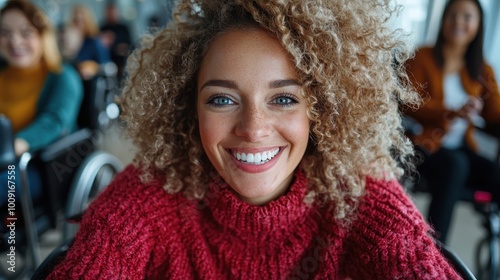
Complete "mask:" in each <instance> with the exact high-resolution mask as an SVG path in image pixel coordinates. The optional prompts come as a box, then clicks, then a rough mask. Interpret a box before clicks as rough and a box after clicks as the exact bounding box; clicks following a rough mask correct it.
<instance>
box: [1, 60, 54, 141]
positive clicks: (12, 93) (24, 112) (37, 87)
mask: <svg viewBox="0 0 500 280" xmlns="http://www.w3.org/2000/svg"><path fill="white" fill-rule="evenodd" d="M48 74H49V70H48V69H47V67H46V66H44V65H43V64H40V65H37V66H36V67H32V68H28V69H26V68H15V67H7V68H5V69H4V70H3V71H1V72H0V113H1V114H4V115H6V116H7V118H9V119H10V121H11V122H12V127H13V129H14V132H18V131H19V130H21V129H23V128H25V127H26V126H28V125H29V124H30V123H31V122H33V120H34V119H35V116H36V111H37V103H38V99H39V98H40V95H41V93H42V89H43V86H44V84H45V81H46V79H47V75H48Z"/></svg>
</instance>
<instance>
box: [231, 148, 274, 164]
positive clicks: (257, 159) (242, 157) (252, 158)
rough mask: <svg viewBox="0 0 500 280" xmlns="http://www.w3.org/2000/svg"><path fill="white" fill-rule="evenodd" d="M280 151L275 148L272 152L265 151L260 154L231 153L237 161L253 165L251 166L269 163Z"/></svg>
mask: <svg viewBox="0 0 500 280" xmlns="http://www.w3.org/2000/svg"><path fill="white" fill-rule="evenodd" d="M279 151H280V149H279V148H276V149H274V150H272V151H266V152H262V153H255V154H251V153H246V154H245V153H235V152H233V156H234V157H235V158H236V159H237V160H239V161H243V162H246V163H253V164H264V163H266V162H268V161H270V160H271V159H272V158H273V157H274V156H275V155H277V154H278V153H279Z"/></svg>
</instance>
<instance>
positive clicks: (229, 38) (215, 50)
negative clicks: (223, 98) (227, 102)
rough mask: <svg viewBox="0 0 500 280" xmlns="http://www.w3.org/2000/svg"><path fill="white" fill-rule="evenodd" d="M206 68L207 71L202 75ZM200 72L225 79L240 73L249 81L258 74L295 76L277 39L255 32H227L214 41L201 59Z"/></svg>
mask: <svg viewBox="0 0 500 280" xmlns="http://www.w3.org/2000/svg"><path fill="white" fill-rule="evenodd" d="M207 68H210V71H204V70H206V69H207ZM271 70H272V71H271ZM200 72H209V74H213V75H216V73H217V74H220V75H228V76H232V75H237V74H238V73H243V72H244V73H245V75H246V76H252V75H254V76H253V77H259V76H260V75H259V74H261V73H262V72H268V74H271V75H281V76H283V75H285V76H293V77H296V76H297V73H296V69H295V67H294V62H293V59H292V57H291V56H290V55H289V54H288V52H287V51H286V50H285V48H284V47H283V46H282V45H281V44H280V42H279V41H278V39H277V38H276V37H274V36H273V35H271V34H270V33H269V32H267V31H265V30H263V29H259V28H244V29H243V28H242V29H234V30H229V31H227V32H225V33H223V34H221V35H220V36H218V37H217V38H215V39H214V40H213V41H212V42H211V44H210V45H209V47H208V49H207V51H206V53H205V55H204V57H203V61H202V64H201V67H200ZM218 78H222V77H218ZM226 78H227V77H226ZM269 78H272V77H269Z"/></svg>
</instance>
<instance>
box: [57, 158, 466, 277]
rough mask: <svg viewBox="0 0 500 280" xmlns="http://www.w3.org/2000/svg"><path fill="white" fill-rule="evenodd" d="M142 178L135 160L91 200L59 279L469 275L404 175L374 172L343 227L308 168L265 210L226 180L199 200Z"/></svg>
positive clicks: (219, 182)
mask: <svg viewBox="0 0 500 280" xmlns="http://www.w3.org/2000/svg"><path fill="white" fill-rule="evenodd" d="M140 174H141V173H140V170H139V169H137V168H135V167H132V166H129V167H128V168H127V169H126V170H125V171H124V172H122V173H121V174H120V175H118V177H117V178H116V179H115V180H114V182H113V183H112V184H111V185H110V186H109V187H108V188H107V189H106V190H105V191H104V192H103V193H102V194H101V195H100V196H99V197H98V198H97V199H96V201H95V202H93V203H92V204H91V205H90V207H89V209H88V210H87V212H86V213H85V215H84V217H83V220H82V224H81V229H80V231H79V232H78V234H77V236H76V238H75V243H74V244H73V246H72V247H71V248H70V250H69V252H68V254H67V256H66V258H65V260H64V261H63V262H62V263H61V264H60V265H58V266H57V267H56V268H55V270H54V271H53V273H52V274H51V275H50V276H49V279H182V280H185V279H259V280H260V279H447V280H449V279H460V277H459V276H458V275H457V274H456V272H455V271H454V270H453V269H452V268H451V265H450V264H449V263H448V262H447V261H446V259H445V258H444V257H443V256H442V255H441V254H440V252H439V250H438V249H437V248H436V247H435V245H434V242H433V239H432V238H431V237H430V236H429V232H430V229H429V227H428V225H427V224H426V223H425V222H424V219H423V218H422V216H421V214H420V213H419V212H418V210H417V209H416V208H415V206H414V204H413V203H412V201H411V200H410V199H409V198H408V197H407V196H406V195H405V193H404V190H403V189H402V187H401V186H400V185H399V184H398V183H397V182H396V181H377V180H374V179H370V178H368V179H367V182H366V195H365V196H364V197H363V198H362V201H361V203H360V205H359V207H358V208H357V214H356V216H357V218H356V220H355V221H354V222H353V223H351V224H350V225H349V226H341V225H340V224H339V223H338V222H336V220H335V219H334V217H333V215H332V214H331V211H329V209H328V207H319V206H318V205H316V204H313V205H312V206H308V205H306V204H305V203H304V202H303V199H304V197H305V195H306V193H307V190H308V184H307V178H306V177H305V175H304V173H303V172H300V171H298V172H297V173H296V174H295V179H294V183H293V185H292V186H291V187H290V189H289V191H288V193H287V194H285V195H283V196H282V197H280V198H278V199H277V200H275V201H272V202H270V203H269V204H268V205H265V206H255V205H249V204H247V203H245V202H243V201H241V200H239V199H238V198H237V196H235V195H234V193H233V192H232V191H231V189H230V187H229V186H227V185H226V184H225V183H224V182H222V181H220V180H217V181H214V182H213V183H211V184H210V186H209V191H208V193H207V195H206V197H205V199H204V200H202V201H190V200H187V199H186V198H184V197H183V195H182V194H168V193H167V192H165V190H164V189H163V188H162V184H163V180H162V179H161V178H155V179H154V180H152V181H151V182H149V183H146V184H144V183H141V181H140V180H139V176H140Z"/></svg>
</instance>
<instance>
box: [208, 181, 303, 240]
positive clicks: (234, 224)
mask: <svg viewBox="0 0 500 280" xmlns="http://www.w3.org/2000/svg"><path fill="white" fill-rule="evenodd" d="M307 191H308V186H307V178H306V177H305V174H304V172H302V171H297V172H296V173H295V177H294V181H293V183H292V185H291V186H290V188H289V190H288V192H287V193H286V194H285V195H283V196H281V197H279V198H278V199H276V200H273V201H271V202H270V203H268V204H267V205H263V206H257V205H251V204H248V203H247V202H244V201H242V200H241V199H239V198H238V197H237V196H236V195H235V194H234V193H233V192H232V191H231V189H230V186H228V185H227V184H226V183H225V182H224V181H222V180H220V182H212V183H211V184H210V187H209V193H208V194H207V201H208V207H209V208H210V210H211V211H212V215H213V217H214V219H215V220H216V221H217V223H219V224H220V225H221V226H223V227H225V228H230V229H232V230H234V231H236V232H263V231H267V232H272V231H275V230H286V229H291V228H295V226H296V225H297V224H301V223H302V220H303V219H305V218H306V216H307V215H306V212H307V211H308V210H309V209H310V207H309V206H308V205H306V204H305V203H304V197H305V195H306V193H307Z"/></svg>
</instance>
